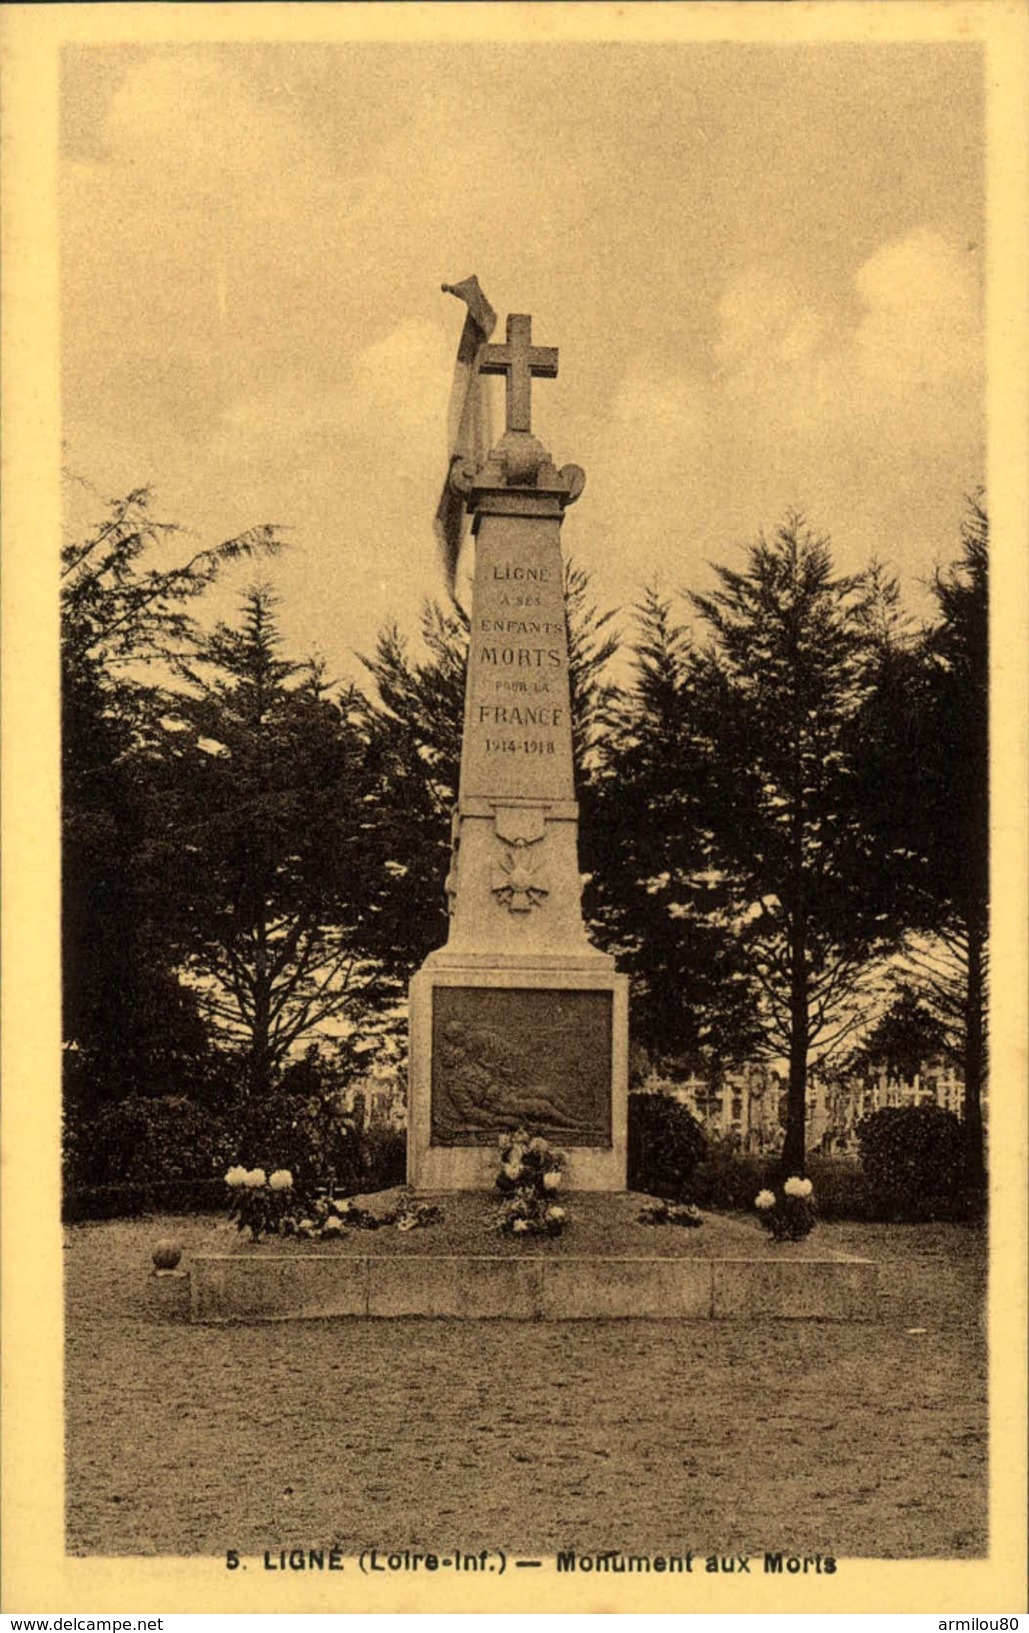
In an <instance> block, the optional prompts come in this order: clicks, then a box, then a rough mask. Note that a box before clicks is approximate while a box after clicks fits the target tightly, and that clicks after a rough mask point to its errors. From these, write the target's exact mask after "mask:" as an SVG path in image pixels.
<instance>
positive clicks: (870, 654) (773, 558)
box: [691, 514, 903, 1174]
mask: <svg viewBox="0 0 1029 1633" xmlns="http://www.w3.org/2000/svg"><path fill="white" fill-rule="evenodd" d="M716 571H717V575H718V580H719V587H718V588H717V589H716V590H715V591H714V593H713V594H711V595H696V594H695V595H693V596H692V597H691V599H692V601H693V604H694V606H695V607H696V609H697V610H698V611H699V613H700V614H701V616H702V618H703V619H704V621H705V623H706V624H707V626H708V629H709V630H710V632H711V639H710V643H709V646H708V648H707V649H706V651H705V652H704V653H703V654H701V655H700V656H699V658H698V667H697V677H696V685H697V697H698V707H699V711H700V713H699V722H698V724H699V729H700V730H701V731H702V732H703V733H704V734H705V735H706V738H707V754H708V761H709V768H710V776H709V780H708V784H707V787H708V791H709V807H708V821H709V825H710V828H711V831H712V834H713V838H714V844H715V846H716V849H717V850H718V852H719V854H720V856H721V859H722V865H723V867H724V868H725V870H726V873H727V874H728V875H729V876H731V878H732V880H733V883H734V888H735V890H736V892H737V897H738V901H739V908H740V918H739V933H740V935H741V938H742V939H743V941H744V944H745V946H746V948H747V951H748V955H749V960H750V968H751V969H752V971H753V973H754V975H755V978H756V980H757V982H758V984H759V987H760V989H761V994H762V1002H763V1008H764V1019H765V1037H766V1046H767V1048H768V1049H769V1050H770V1051H772V1052H775V1053H780V1054H782V1055H784V1056H785V1057H786V1059H787V1060H788V1062H789V1081H788V1091H787V1117H786V1133H785V1140H784V1145H783V1152H782V1162H783V1167H784V1170H785V1172H786V1173H795V1174H800V1173H802V1172H803V1168H804V1161H805V1118H806V1088H807V1075H808V1069H809V1064H810V1062H811V1059H812V1055H813V1053H814V1052H815V1051H816V1050H817V1051H818V1052H819V1054H820V1055H822V1056H825V1055H827V1054H828V1053H830V1052H831V1051H832V1050H833V1049H835V1048H838V1047H839V1046H840V1045H841V1043H842V1042H843V1040H844V1039H845V1038H847V1037H848V1036H849V1035H851V1034H852V1033H853V1032H854V1030H855V1029H856V1028H857V1027H858V1026H860V1025H861V1024H862V1022H863V1021H864V1020H865V1019H866V1017H867V1013H868V1010H867V999H866V998H865V996H864V994H863V987H864V984H865V982H866V981H867V980H868V978H869V973H870V971H873V970H874V969H875V968H876V963H877V960H879V959H881V958H882V957H883V956H884V955H885V954H886V952H887V951H888V950H889V949H890V948H891V947H892V946H893V945H895V944H896V941H897V940H898V938H899V935H900V933H901V930H902V928H903V926H902V925H901V924H899V923H898V922H897V915H896V913H895V912H894V911H893V910H892V909H891V906H890V893H891V890H892V881H891V878H890V874H891V869H892V865H893V860H894V857H893V853H892V851H890V852H884V851H883V849H882V847H881V843H877V841H876V836H875V833H874V829H873V826H872V825H871V824H870V821H869V787H868V779H867V777H865V776H861V775H859V774H858V773H859V769H860V766H861V762H862V759H863V757H864V754H865V741H866V731H867V721H868V717H869V706H870V701H871V699H872V698H873V697H874V695H875V680H876V644H875V641H874V640H873V639H872V638H871V630H870V606H871V601H872V599H873V590H874V586H873V585H872V584H870V582H869V579H868V576H867V575H863V576H861V577H837V576H835V573H834V569H833V563H832V556H831V552H830V548H829V544H828V542H827V541H826V540H824V539H820V538H817V537H816V536H815V535H814V534H812V533H811V532H810V530H809V529H808V528H807V527H806V525H805V523H804V520H803V518H802V517H801V516H799V515H796V514H793V515H790V516H788V517H787V519H786V521H785V523H784V524H783V525H782V526H781V527H780V528H779V529H778V530H777V532H776V533H775V535H774V537H773V538H772V539H771V540H767V539H765V538H764V537H762V538H761V539H760V540H759V542H758V543H757V544H756V545H754V546H753V547H751V549H750V550H749V553H748V559H747V566H746V570H745V571H743V572H738V571H734V570H730V569H729V568H725V567H720V568H717V569H716ZM880 841H881V836H880ZM902 848H903V847H902V846H900V845H898V846H896V847H895V849H896V850H897V851H898V852H899V851H900V850H901V849H902Z"/></svg>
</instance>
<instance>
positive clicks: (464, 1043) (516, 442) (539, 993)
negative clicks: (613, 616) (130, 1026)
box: [408, 430, 628, 1191]
mask: <svg viewBox="0 0 1029 1633" xmlns="http://www.w3.org/2000/svg"><path fill="white" fill-rule="evenodd" d="M453 480H454V482H455V485H456V486H457V487H458V489H459V491H461V492H462V493H463V494H464V496H465V498H466V500H467V503H468V506H469V509H470V510H472V512H473V514H474V522H473V530H474V533H475V537H476V564H475V577H474V586H473V598H472V628H471V646H470V651H469V664H468V682H467V690H466V701H465V723H464V738H463V743H462V759H461V783H460V791H459V796H458V803H457V807H456V809H455V812H454V818H453V832H452V860H451V869H450V874H449V876H448V878H447V881H446V891H447V896H448V900H449V905H450V915H451V916H450V935H449V939H448V941H447V944H446V946H445V947H443V948H441V949H440V950H439V951H438V952H435V953H432V954H431V955H430V956H429V958H428V959H427V960H426V962H425V964H424V965H423V966H422V968H421V970H420V971H419V972H418V974H417V975H416V976H415V977H414V979H413V981H412V983H411V994H410V997H411V1035H410V1097H409V1115H408V1122H409V1128H408V1180H409V1183H410V1184H411V1185H412V1186H414V1187H415V1188H416V1189H418V1190H424V1191H440V1190H461V1189H478V1188H480V1187H485V1186H489V1185H491V1184H492V1182H493V1179H494V1177H495V1174H496V1170H497V1160H498V1159H497V1141H498V1138H499V1136H500V1135H501V1134H502V1133H503V1132H504V1131H505V1130H508V1129H514V1128H517V1127H526V1128H528V1129H530V1130H531V1131H532V1132H533V1133H536V1134H542V1135H544V1136H545V1137H546V1138H547V1139H549V1140H551V1141H552V1142H553V1143H554V1144H556V1145H559V1146H560V1147H561V1149H562V1150H564V1151H565V1152H567V1154H568V1158H569V1168H568V1179H567V1183H568V1185H569V1187H570V1188H571V1189H573V1190H624V1188H625V1172H626V1167H625V1164H626V1154H625V1120H626V1098H627V1073H628V1061H627V1053H628V1050H627V1031H628V1020H627V987H626V979H625V977H624V976H621V975H619V974H617V972H616V971H615V968H614V962H613V960H612V959H611V958H610V957H608V956H607V955H606V954H604V953H601V952H598V951H597V949H596V948H595V947H593V945H592V944H591V942H590V941H589V939H588V937H587V935H586V930H585V926H584V925H583V922H582V912H581V907H580V896H581V881H580V877H579V864H578V843H577V837H578V835H577V829H578V820H577V819H578V807H577V804H576V801H575V788H574V780H573V770H572V736H571V714H570V707H569V682H568V639H567V632H566V626H565V609H564V591H563V575H562V562H561V542H560V531H561V519H562V515H563V512H564V508H565V506H566V505H568V504H570V503H571V502H572V501H573V500H574V499H576V498H577V497H578V495H579V493H580V492H581V490H582V485H583V476H582V472H581V471H579V470H578V468H577V467H575V466H566V467H565V468H564V469H563V470H562V471H557V470H555V468H554V466H553V465H552V464H551V462H550V459H549V456H548V455H547V453H546V450H545V449H543V448H542V446H541V445H540V443H539V442H537V440H536V438H535V437H533V436H532V435H531V434H530V433H528V432H518V431H510V430H509V431H508V432H507V434H506V435H505V436H504V437H503V439H502V440H501V442H500V444H499V445H498V447H497V448H496V449H495V450H494V452H493V454H492V455H491V456H490V460H489V462H488V463H487V464H486V465H485V466H484V467H483V468H482V469H481V470H464V471H462V470H460V469H458V470H457V471H456V473H455V476H454V478H453Z"/></svg>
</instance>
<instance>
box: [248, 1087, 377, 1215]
mask: <svg viewBox="0 0 1029 1633" xmlns="http://www.w3.org/2000/svg"><path fill="white" fill-rule="evenodd" d="M237 1128H238V1133H237V1137H236V1142H235V1145H234V1148H233V1151H232V1153H231V1158H232V1161H233V1162H235V1163H242V1164H243V1165H244V1166H245V1167H250V1168H259V1167H271V1168H288V1169H289V1171H290V1172H291V1173H292V1174H293V1175H294V1177H295V1179H296V1183H297V1186H298V1188H299V1190H300V1191H301V1192H302V1193H303V1194H305V1195H307V1194H312V1195H313V1194H314V1192H315V1191H316V1190H317V1189H318V1187H319V1186H328V1185H331V1186H333V1187H334V1188H335V1189H337V1190H341V1191H355V1190H359V1189H360V1188H361V1186H362V1183H363V1175H362V1160H361V1136H360V1131H359V1130H358V1128H357V1125H356V1122H355V1120H354V1118H353V1117H352V1116H351V1115H350V1113H349V1112H348V1111H347V1110H346V1107H345V1105H344V1103H343V1099H342V1096H341V1095H340V1094H339V1093H338V1092H336V1091H332V1090H330V1091H328V1092H325V1093H314V1092H312V1093H309V1094H296V1093H291V1092H289V1091H287V1090H285V1089H283V1088H278V1089H276V1090H274V1091H273V1092H272V1093H271V1094H269V1095H268V1096H267V1098H266V1099H264V1100H262V1101H261V1102H259V1103H254V1104H251V1105H248V1106H245V1107H243V1108H241V1111H240V1116H239V1121H238V1124H237Z"/></svg>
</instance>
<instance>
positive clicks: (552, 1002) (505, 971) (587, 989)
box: [407, 948, 628, 1193]
mask: <svg viewBox="0 0 1029 1633" xmlns="http://www.w3.org/2000/svg"><path fill="white" fill-rule="evenodd" d="M627 1097H628V982H627V979H626V977H625V976H624V975H619V974H617V973H616V971H615V969H614V967H613V963H612V961H611V960H610V959H609V958H607V957H606V956H604V955H603V954H601V953H584V954H583V955H582V957H579V958H569V957H568V956H567V955H562V956H560V957H557V956H555V957H547V956H546V955H540V954H534V955H532V956H530V957H520V956H517V955H514V954H509V955H507V956H506V957H505V956H499V957H498V956H497V955H496V954H490V955H488V956H487V955H480V956H476V955H475V954H468V953H466V954H463V955H455V954H453V953H451V954H449V955H448V953H447V950H446V949H445V948H444V949H441V951H440V952H438V953H434V954H432V955H431V956H430V957H429V958H428V959H427V960H426V962H425V964H424V965H423V966H422V968H421V970H419V972H418V974H417V975H416V976H414V978H413V980H412V981H411V988H410V1065H409V1097H408V1138H407V1180H408V1184H409V1185H410V1186H411V1187H412V1189H413V1190H415V1191H424V1192H431V1193H437V1192H446V1191H476V1190H488V1189H489V1188H490V1187H491V1186H492V1184H493V1182H494V1180H495V1178H496V1174H497V1168H498V1164H499V1155H498V1145H499V1141H500V1139H501V1137H502V1136H503V1135H504V1134H505V1133H512V1132H514V1130H515V1129H517V1128H525V1129H526V1130H528V1132H529V1133H531V1134H533V1135H540V1136H542V1137H543V1138H545V1139H547V1140H548V1141H550V1143H551V1144H553V1145H554V1146H556V1147H558V1148H559V1149H560V1150H561V1151H563V1152H564V1153H565V1155H566V1157H567V1169H566V1184H567V1186H568V1188H570V1189H571V1190H576V1191H624V1190H625V1186H626V1113H627Z"/></svg>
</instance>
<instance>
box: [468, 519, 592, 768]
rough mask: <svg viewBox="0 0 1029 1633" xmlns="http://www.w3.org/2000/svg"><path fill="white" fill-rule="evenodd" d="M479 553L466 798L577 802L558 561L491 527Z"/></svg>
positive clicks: (547, 544) (556, 551)
mask: <svg viewBox="0 0 1029 1633" xmlns="http://www.w3.org/2000/svg"><path fill="white" fill-rule="evenodd" d="M492 520H493V521H494V523H495V526H494V527H493V529H492V530H491V532H490V534H489V536H487V535H486V534H485V531H484V532H482V533H480V535H479V542H478V546H477V556H476V569H475V591H474V614H473V617H472V630H471V646H470V650H469V657H468V691H467V699H466V711H465V731H464V744H463V752H462V760H461V791H462V795H463V796H465V795H470V794H484V795H495V794H501V795H502V794H523V795H533V796H539V797H541V798H559V799H570V798H571V797H572V792H573V790H572V753H571V744H572V739H571V713H570V709H569V686H568V639H567V633H566V630H565V609H564V589H563V580H562V571H561V551H560V545H559V542H558V535H557V531H556V526H555V527H554V529H553V533H552V536H545V537H537V536H536V535H535V533H533V532H531V531H530V534H529V536H528V537H526V536H525V535H524V534H519V533H518V532H517V531H512V529H511V527H510V525H505V519H503V518H499V519H498V518H492Z"/></svg>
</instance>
